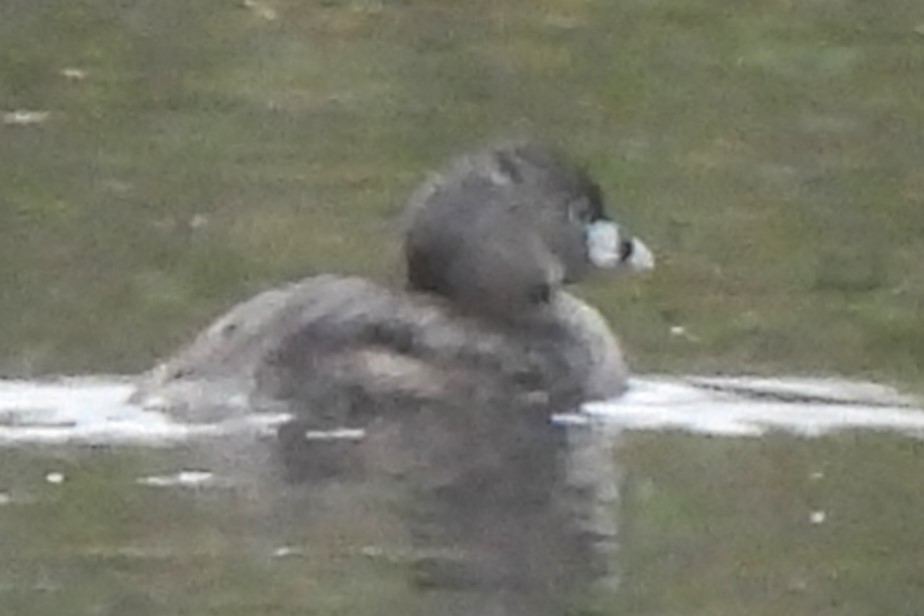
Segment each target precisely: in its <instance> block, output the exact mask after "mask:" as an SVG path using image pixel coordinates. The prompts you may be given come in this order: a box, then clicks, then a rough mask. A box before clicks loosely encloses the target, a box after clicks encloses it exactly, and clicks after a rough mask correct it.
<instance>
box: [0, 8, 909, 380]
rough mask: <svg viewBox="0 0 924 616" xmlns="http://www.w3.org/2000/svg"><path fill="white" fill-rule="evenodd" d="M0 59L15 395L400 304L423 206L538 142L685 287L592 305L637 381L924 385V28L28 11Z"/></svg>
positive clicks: (379, 13) (609, 296) (526, 13)
mask: <svg viewBox="0 0 924 616" xmlns="http://www.w3.org/2000/svg"><path fill="white" fill-rule="evenodd" d="M0 41H2V44H0V111H2V113H3V122H2V125H0V349H2V351H0V374H3V375H5V376H34V375H39V374H44V373H77V372H89V371H92V372H101V371H102V372H133V371H138V370H142V369H144V368H146V367H148V366H150V365H151V364H152V362H153V361H155V359H156V358H158V357H162V356H164V355H165V354H167V353H169V352H171V351H172V350H173V349H174V348H175V347H176V346H177V345H178V344H180V343H181V342H183V341H185V340H186V339H188V338H189V336H190V335H192V334H193V333H194V332H195V331H196V330H197V329H198V328H200V327H202V326H203V325H204V324H205V323H206V322H207V321H208V320H209V319H210V318H211V317H212V316H213V315H215V314H217V313H219V312H220V311H222V310H223V309H224V308H225V307H227V306H229V305H230V304H232V303H233V302H235V301H238V300H240V299H243V298H245V297H247V296H249V295H251V294H253V293H254V292H256V291H258V290H261V289H264V288H267V287H270V286H272V285H275V284H277V283H279V282H281V281H284V280H290V279H296V278H299V277H302V276H306V275H309V274H311V273H315V272H322V271H336V272H344V273H360V274H364V275H369V276H373V277H376V278H381V279H389V278H390V279H393V280H394V279H397V277H398V276H400V273H399V270H400V268H399V260H398V259H397V256H398V252H397V250H396V248H397V238H398V230H399V225H398V221H397V214H398V213H399V212H400V210H401V207H402V205H403V203H404V201H405V199H406V197H407V195H408V194H409V192H410V191H411V189H412V188H413V187H414V186H415V185H416V184H417V183H418V182H419V181H421V180H422V179H423V178H424V177H425V175H426V173H427V172H428V171H430V170H432V169H434V168H436V167H438V166H439V165H441V164H443V162H444V161H445V160H446V159H447V158H448V157H451V156H453V155H456V154H458V153H460V152H462V151H464V150H466V149H468V148H472V147H477V146H480V145H484V144H485V143H489V142H491V141H494V140H497V139H501V138H505V137H519V136H531V137H536V138H539V139H545V140H549V141H552V142H556V143H560V144H562V145H563V146H564V147H565V148H566V149H567V150H568V151H569V152H571V153H573V155H574V156H575V157H576V158H577V159H578V160H580V161H582V162H584V163H585V164H586V165H587V166H588V167H589V168H590V169H591V171H592V173H593V174H594V175H595V176H596V177H597V178H598V179H599V180H600V182H601V183H602V185H603V186H604V189H605V192H606V194H607V196H608V201H609V204H610V208H611V210H612V211H613V212H614V213H616V215H617V217H618V219H619V220H621V221H623V222H624V223H625V224H627V225H629V226H630V227H631V228H632V229H633V230H634V231H635V232H636V233H638V234H639V235H640V236H642V237H643V238H645V239H646V240H647V241H648V242H649V243H650V244H651V245H652V246H653V247H654V249H655V250H656V251H657V254H658V256H659V257H660V262H659V266H660V267H659V269H658V270H657V271H656V274H655V275H654V276H653V277H651V278H650V279H646V280H641V281H619V282H618V283H612V282H609V281H605V280H602V281H597V282H596V283H595V284H590V285H585V286H584V287H583V288H582V289H581V290H580V293H581V294H582V295H583V296H585V297H586V298H588V299H589V300H590V301H591V302H593V303H595V304H596V305H598V306H600V307H601V309H602V310H603V311H604V312H605V313H606V315H607V316H608V317H609V318H610V320H611V321H612V323H613V326H614V329H616V331H618V332H619V333H620V335H621V336H622V337H623V338H624V341H625V343H626V345H627V346H628V348H629V349H630V355H631V358H632V362H633V364H634V365H635V367H636V368H637V370H640V371H666V372H693V373H716V372H722V373H759V374H780V373H797V374H798V373H808V374H831V373H838V374H844V375H848V376H856V377H864V378H875V379H879V380H885V381H889V382H897V383H903V384H905V385H906V386H908V385H910V386H913V387H914V386H916V383H917V381H918V380H919V379H920V375H921V369H922V365H924V323H922V320H924V317H922V314H924V268H922V267H921V261H922V255H924V163H922V161H924V131H922V129H924V103H922V101H924V5H922V4H921V3H920V2H918V1H917V0H884V1H882V2H876V3H870V2H864V1H863V0H811V1H804V2H793V1H790V0H776V1H770V0H761V1H757V0H754V1H742V2H735V3H729V2H722V1H719V0H621V1H619V2H615V1H612V0H529V1H527V0H506V1H503V2H495V1H488V0H472V1H468V2H438V1H435V0H429V1H427V0H316V1H305V0H300V1H296V0H243V1H237V0H196V1H195V2H189V1H188V0H137V1H131V2H126V1H124V0H69V1H67V2H63V1H59V0H3V1H2V2H0Z"/></svg>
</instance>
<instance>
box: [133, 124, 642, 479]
mask: <svg viewBox="0 0 924 616" xmlns="http://www.w3.org/2000/svg"><path fill="white" fill-rule="evenodd" d="M403 222H404V238H403V245H404V260H405V270H406V275H405V286H404V287H403V288H394V287H390V286H387V285H385V284H381V283H378V282H375V281H371V280H367V279H364V278H360V277H356V276H343V275H334V274H324V275H319V276H312V277H309V278H306V279H304V280H301V281H297V282H294V283H291V284H288V285H285V286H283V287H280V288H276V289H271V290H269V291H265V292H263V293H261V294H258V295H257V296H255V297H253V298H251V299H249V300H246V301H244V302H242V303H240V304H238V305H237V306H234V307H232V308H231V309H230V310H229V311H228V312H226V313H225V314H223V315H221V316H220V317H219V318H217V319H216V320H215V321H214V322H213V323H212V324H211V325H209V326H208V327H207V328H206V329H205V330H204V331H203V332H202V333H201V334H199V335H198V336H197V337H196V338H195V339H194V340H193V342H192V343H191V344H189V345H188V346H186V347H185V348H183V349H181V350H180V351H179V352H178V353H176V354H175V355H174V356H173V357H170V358H168V359H167V360H166V361H164V362H163V363H161V364H160V365H158V366H157V367H156V368H155V369H153V370H152V371H151V372H150V373H148V374H147V375H146V376H145V377H144V378H143V380H142V381H141V383H140V384H139V386H138V388H137V390H136V392H135V395H134V397H133V399H134V401H135V402H138V403H141V404H142V405H143V406H147V407H149V408H150V407H153V408H159V409H164V410H166V411H167V412H168V413H173V414H175V415H179V416H182V417H185V418H192V419H194V420H197V421H202V420H214V419H222V418H226V417H229V416H233V415H234V414H235V413H241V412H250V411H253V410H257V411H260V410H273V411H282V412H284V413H288V414H289V415H291V416H292V417H294V418H295V419H294V420H293V421H292V422H290V423H289V424H287V425H285V426H283V428H281V430H280V434H281V435H289V436H286V438H281V442H285V443H288V445H284V446H282V447H281V448H282V449H283V450H285V449H286V447H287V446H291V447H293V450H294V449H301V447H300V445H299V446H298V447H296V444H298V443H300V440H301V439H300V436H299V437H295V438H294V441H293V439H292V436H291V435H302V434H303V433H304V432H306V431H311V432H312V433H314V434H322V433H324V432H325V431H328V432H329V431H332V430H338V429H343V428H347V429H351V430H353V432H351V433H357V432H356V431H357V430H358V431H362V430H365V429H366V428H368V427H369V426H372V425H381V424H383V423H384V424H386V425H387V424H388V423H389V420H391V419H394V420H395V421H401V419H400V418H407V417H409V416H411V415H413V414H414V412H415V409H416V410H418V411H419V410H420V409H422V408H423V409H426V410H427V413H425V414H427V415H433V414H434V413H435V414H440V413H442V414H443V415H446V416H465V415H466V412H462V411H460V410H459V409H460V408H464V409H472V408H475V407H482V408H485V409H493V408H497V407H504V408H513V407H517V406H518V405H520V406H526V407H530V408H533V407H535V408H537V409H541V410H536V411H535V412H534V413H533V414H535V415H543V414H545V415H551V414H554V413H560V412H567V411H571V410H575V409H577V408H578V407H579V406H580V405H581V404H582V403H584V402H588V401H594V400H604V399H610V398H614V397H617V396H619V395H620V394H622V393H623V392H624V391H625V389H626V387H627V380H628V369H627V366H626V362H625V360H624V358H623V353H622V350H621V348H620V345H619V343H618V341H617V339H616V337H615V336H614V335H613V334H612V332H611V331H610V329H609V327H608V325H607V324H606V321H605V320H604V318H603V317H602V316H601V314H600V313H599V312H598V311H597V310H596V309H595V308H593V307H591V306H590V305H588V304H587V303H585V302H584V301H582V300H580V299H578V298H577V297H575V296H574V295H572V294H571V293H569V292H568V291H567V290H565V287H566V285H569V284H572V283H576V282H579V281H581V280H583V279H584V278H585V277H587V276H588V275H589V274H590V273H591V272H592V271H593V270H609V271H611V272H638V271H645V270H649V269H651V268H652V267H653V264H654V259H653V257H652V253H651V251H650V250H649V249H648V247H647V246H646V245H645V244H644V243H643V242H642V241H641V240H639V239H637V238H635V237H633V236H632V235H631V234H629V233H628V232H627V231H626V230H625V228H624V227H622V226H621V225H619V224H617V223H616V222H615V221H613V220H611V219H610V217H609V215H608V213H607V211H606V207H605V204H604V197H603V191H602V189H601V188H600V186H599V184H598V183H596V182H595V181H594V180H593V179H592V178H591V176H590V175H589V174H588V173H587V172H586V171H585V170H584V169H583V168H582V167H580V166H579V165H577V164H575V163H573V162H572V161H571V160H570V159H569V158H568V157H567V156H566V155H565V154H563V153H562V152H561V151H560V150H558V149H557V148H555V147H553V146H549V145H546V144H541V143H536V142H532V141H523V142H504V143H500V144H494V145H490V146H488V147H485V148H482V149H479V150H476V151H473V152H469V153H466V154H463V155H462V156H459V157H457V158H456V159H454V160H452V161H450V162H449V163H448V164H447V165H446V166H445V167H444V168H442V169H441V170H440V171H438V172H436V173H434V174H432V175H431V176H430V177H428V178H427V179H426V180H425V181H424V182H423V183H422V184H421V185H420V186H419V187H418V188H417V189H416V190H415V191H414V192H413V194H412V195H411V197H410V199H409V200H408V204H407V207H406V209H405V213H404V220H403ZM469 414H471V413H469ZM486 414H487V415H490V413H486ZM447 438H448V437H447ZM283 457H284V458H285V457H287V456H285V455H284V456H283ZM295 458H298V456H295ZM289 466H291V467H293V468H300V467H302V466H305V464H303V463H302V462H301V461H298V460H293V461H291V464H289ZM290 470H292V469H290ZM299 474H300V472H294V475H296V476H297V475H299ZM309 474H311V473H309Z"/></svg>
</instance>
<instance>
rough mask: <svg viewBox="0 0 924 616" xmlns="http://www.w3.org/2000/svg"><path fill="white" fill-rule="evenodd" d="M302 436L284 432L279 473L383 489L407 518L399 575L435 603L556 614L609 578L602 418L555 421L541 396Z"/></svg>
mask: <svg viewBox="0 0 924 616" xmlns="http://www.w3.org/2000/svg"><path fill="white" fill-rule="evenodd" d="M440 410H442V411H445V409H440ZM455 410H457V411H458V410H460V409H455ZM308 433H309V438H307V439H306V438H305V434H306V430H305V426H304V425H302V424H298V423H290V424H287V425H285V426H283V428H282V429H281V434H282V438H281V443H282V451H281V458H282V462H283V466H284V467H285V469H286V475H287V476H288V477H289V478H290V480H295V481H301V482H304V483H303V485H304V488H303V489H305V490H307V491H309V492H310V491H312V490H317V489H318V485H319V482H328V483H334V484H336V483H341V482H344V481H354V482H358V483H360V484H362V483H366V484H370V485H372V486H378V488H379V489H381V487H382V485H389V486H390V488H389V489H388V490H386V495H387V498H386V499H384V501H383V503H381V505H382V506H384V507H390V514H391V515H392V516H394V518H395V519H397V520H401V521H402V524H403V526H404V532H406V533H407V536H408V540H409V544H410V546H411V557H410V558H408V559H407V563H406V564H407V571H406V572H405V574H406V575H407V581H408V583H409V584H410V587H411V589H413V591H414V592H417V593H420V595H421V597H422V598H421V600H422V601H424V602H425V603H426V604H427V605H428V606H430V607H429V609H430V610H432V611H431V612H430V613H434V614H448V615H455V614H488V615H491V614H498V615H500V614H503V615H521V614H522V615H526V614H530V615H538V616H543V615H553V614H564V613H565V612H566V611H567V609H568V606H569V605H570V604H572V603H573V602H574V601H575V599H576V598H577V597H580V596H583V595H586V594H587V592H588V590H589V589H590V588H591V587H592V586H593V585H595V582H597V581H600V580H603V579H604V578H607V577H608V575H607V574H608V573H609V572H608V566H609V564H610V563H611V562H612V556H613V548H614V545H615V521H614V519H613V516H614V514H615V511H616V509H615V507H614V500H615V495H616V494H617V493H618V490H617V489H616V488H615V483H616V481H617V480H618V475H617V473H615V470H614V468H613V466H614V464H613V457H612V450H611V444H612V442H613V441H612V439H611V435H609V434H607V431H606V430H605V429H604V428H603V426H602V425H599V424H597V423H594V422H590V421H584V422H571V424H570V425H561V424H557V423H554V422H552V421H551V420H550V417H549V416H548V414H547V410H546V408H545V407H544V405H542V404H517V403H514V402H510V403H509V405H508V406H507V407H506V408H504V409H498V408H469V409H466V410H465V411H464V412H456V413H446V412H431V413H428V412H426V409H423V412H421V413H419V414H416V415H414V416H413V417H409V418H408V419H407V420H406V421H403V422H402V423H401V424H400V425H390V426H374V427H372V428H370V429H369V431H368V433H367V434H366V438H365V439H364V440H363V441H357V440H354V439H351V438H348V435H346V436H347V438H332V439H330V440H326V441H324V440H321V439H319V438H317V436H316V435H315V434H314V433H313V432H308ZM373 491H374V488H373ZM396 495H400V496H397V497H396ZM346 506H347V507H351V506H355V503H353V504H346ZM386 515H387V514H386ZM610 581H611V580H610Z"/></svg>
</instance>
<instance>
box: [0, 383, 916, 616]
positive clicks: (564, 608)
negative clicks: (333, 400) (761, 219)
mask: <svg viewBox="0 0 924 616" xmlns="http://www.w3.org/2000/svg"><path fill="white" fill-rule="evenodd" d="M691 380H693V379H681V378H676V379H667V378H663V379H639V380H637V381H636V382H635V383H634V386H633V388H632V389H631V390H630V392H629V394H628V395H627V396H626V397H624V398H623V399H622V400H621V401H620V403H619V405H616V406H613V407H611V408H610V409H609V417H608V418H607V417H605V416H604V414H603V412H602V411H603V410H604V409H596V411H597V412H596V413H594V414H589V415H585V416H578V417H565V418H559V419H558V421H557V422H556V423H554V424H549V422H547V421H545V420H542V421H540V420H539V419H538V418H537V417H536V416H534V415H531V414H529V413H528V410H529V408H530V407H529V406H528V405H523V406H522V407H520V408H518V409H506V412H507V413H509V414H508V415H506V416H505V417H504V418H503V426H504V428H505V429H504V430H500V429H498V428H499V424H498V423H497V422H499V421H501V418H500V417H495V416H494V415H488V416H484V417H482V416H481V415H479V414H473V415H464V416H458V417H457V416H453V417H451V418H450V417H447V418H445V419H444V421H442V422H434V421H432V419H431V418H425V417H423V416H422V417H421V421H424V420H425V419H426V420H427V421H426V423H425V425H421V424H414V423H409V424H408V425H407V430H406V432H405V433H404V434H399V433H396V431H394V430H387V429H384V427H377V428H376V429H374V430H371V431H370V432H369V433H368V434H367V435H366V438H364V439H362V440H357V439H353V438H349V437H355V436H356V434H355V433H353V434H351V433H350V432H341V433H339V434H337V435H338V436H340V437H343V438H341V439H339V440H336V439H334V440H332V441H330V442H327V443H326V449H325V448H319V449H317V450H315V452H314V454H317V453H318V452H323V457H325V458H326V460H327V462H328V463H331V462H333V461H336V460H337V458H336V455H335V454H337V448H338V447H342V448H345V451H344V450H341V451H340V452H339V454H337V455H343V454H346V455H345V456H344V457H342V458H341V459H340V461H341V462H348V464H340V465H333V466H328V470H327V472H326V473H325V474H323V475H319V474H315V475H314V476H312V477H310V478H305V479H306V480H305V481H301V482H292V481H285V480H283V475H282V473H280V467H279V464H280V460H279V458H278V456H277V454H278V452H277V451H276V450H275V445H274V444H273V443H274V442H275V439H274V438H270V437H272V436H273V435H272V432H273V431H274V430H265V429H258V428H259V427H260V426H264V425H265V424H266V423H269V419H270V418H266V417H263V418H252V420H253V421H250V422H249V423H248V422H239V423H228V424H223V425H212V426H192V425H185V424H178V423H171V422H169V421H168V420H166V419H165V418H164V417H159V416H157V415H156V414H152V413H149V412H145V411H143V410H142V409H138V408H134V407H131V406H130V405H125V404H124V399H125V396H127V395H128V392H129V391H130V387H127V386H126V384H125V382H122V381H115V380H114V381H106V380H92V381H66V382H58V383H31V384H30V383H18V384H14V383H8V382H7V383H0V418H2V423H3V426H2V427H0V438H2V440H3V443H4V446H3V447H0V549H2V553H3V554H4V559H3V562H2V563H0V613H11V614H15V613H28V614H30V616H46V615H47V616H51V615H52V614H55V615H57V614H61V613H69V614H77V615H84V614H86V615H88V616H89V615H90V614H93V615H98V614H122V613H126V611H127V610H129V609H135V608H134V607H131V606H136V607H137V610H138V611H137V612H132V613H140V614H173V613H189V614H203V613H223V614H262V615H280V616H281V615H286V616H290V615H292V614H305V613H309V614H344V613H348V614H357V615H363V614H376V615H380V614H383V615H390V614H401V615H406V614H410V615H412V616H413V615H416V614H421V615H423V614H427V615H430V614H525V613H531V614H540V615H542V614H556V613H571V608H572V607H573V606H574V605H577V606H579V609H587V606H588V605H590V606H591V607H599V608H600V610H601V613H607V614H609V613H634V614H650V615H655V614H663V613H665V612H670V611H674V612H677V611H680V608H676V607H672V606H678V605H681V604H682V603H681V602H685V601H693V602H694V603H696V604H697V605H703V606H709V607H708V608H704V609H714V611H722V610H724V611H734V612H735V613H739V612H742V611H747V612H749V613H750V612H754V613H757V612H766V613H771V612H772V613H800V614H801V613H804V614H809V613H815V607H817V605H822V604H824V605H829V604H831V605H833V604H834V603H833V602H836V601H838V602H841V604H843V603H844V602H847V601H851V602H854V603H855V604H857V605H861V606H866V607H869V609H868V610H867V611H869V612H870V613H873V612H875V613H879V612H881V611H882V608H885V607H888V606H889V605H892V603H890V597H898V596H909V595H910V596H915V597H918V596H919V592H918V591H919V589H920V586H919V585H916V583H914V580H913V579H912V578H911V577H909V576H913V572H914V571H916V570H917V569H916V567H917V564H916V563H918V561H919V558H920V554H919V549H918V546H920V545H921V541H922V540H924V535H922V533H924V531H922V529H921V527H920V524H918V523H917V520H918V519H919V516H918V515H917V512H918V511H919V510H920V508H921V507H922V506H924V501H922V497H921V496H920V495H922V494H924V483H922V482H924V472H922V468H924V467H922V463H924V448H922V447H921V441H920V440H919V439H916V438H908V437H907V436H902V435H894V434H893V435H887V434H876V433H874V432H872V431H864V432H860V431H857V430H854V431H852V432H849V433H847V434H843V435H838V434H832V433H831V432H832V431H834V430H836V429H843V428H847V427H851V426H852V427H853V428H857V427H867V428H869V427H872V428H877V429H884V428H888V429H890V430H895V431H904V432H911V433H912V434H917V435H919V434H920V433H921V426H922V425H924V423H922V415H921V412H920V411H919V410H916V409H915V408H909V404H910V401H909V400H907V399H905V398H901V397H897V396H896V395H895V394H894V392H892V391H891V390H887V389H885V388H877V387H872V386H869V385H862V386H861V385H857V384H849V383H835V382H830V381H828V382H820V381H806V380H795V379H790V380H786V381H775V382H770V381H755V380H731V379H726V380H720V379H709V380H708V381H709V382H708V383H706V385H708V387H696V386H692V385H690V383H689V382H690V381H691ZM744 390H747V391H744ZM887 405H892V406H887ZM495 410H497V409H496V408H495ZM258 419H259V421H258ZM613 423H616V424H619V425H617V426H614V425H613ZM768 427H770V428H772V429H774V430H777V432H776V433H775V434H770V435H768V434H766V433H765V432H761V430H764V431H766V429H767V428H768ZM615 428H619V429H626V430H628V429H632V430H643V432H641V433H635V434H633V433H631V432H629V431H626V432H624V433H620V434H617V435H614V434H613V433H612V431H613V430H614V429H615ZM664 429H669V431H668V432H667V433H664V432H662V430H664ZM681 429H682V430H685V431H694V432H697V433H707V435H706V436H702V435H701V434H686V433H683V432H680V430H681ZM781 430H786V431H791V432H795V433H796V434H797V436H785V435H783V434H782V432H779V431H781ZM296 434H297V432H295V431H293V432H292V434H291V435H290V437H291V436H294V435H296ZM303 434H304V432H303ZM759 434H763V436H762V437H761V438H754V436H757V435H759ZM716 435H726V436H727V435H747V436H749V438H716ZM805 435H812V436H818V435H827V436H825V438H812V439H809V438H804V436H805ZM311 436H312V442H314V443H317V442H319V441H318V436H319V435H318V434H316V433H315V434H311ZM616 437H618V438H616ZM321 442H323V441H321ZM336 443H339V445H336ZM418 443H419V444H420V445H425V444H426V443H430V444H431V446H429V447H427V446H422V447H419V448H414V447H411V445H414V444H418ZM151 445H155V446H151ZM614 447H618V451H617V452H616V455H615V456H614V455H612V454H613V449H614ZM492 451H493V452H500V453H497V454H496V455H494V456H493V457H492V455H490V454H491V452H492ZM303 453H304V454H305V455H306V456H309V457H310V455H314V454H311V453H310V449H308V450H304V451H303ZM412 454H413V455H412ZM309 457H305V458H300V459H295V460H294V461H295V462H300V463H306V464H307V462H308V459H309ZM617 461H618V463H617ZM290 462H292V461H290ZM617 515H618V516H619V517H618V519H617V517H616V516H617ZM617 523H618V524H617ZM617 525H618V530H619V533H618V535H617V533H616V529H617ZM742 563H745V565H747V566H746V567H745V568H742ZM691 568H695V570H696V571H697V572H698V573H700V574H701V575H695V576H691V575H690V571H691V570H692V569H691ZM835 574H836V577H835ZM617 579H618V581H619V586H618V590H619V592H618V593H616V594H615V596H614V595H607V596H608V597H609V599H608V601H607V602H605V603H599V602H594V601H592V600H591V599H589V598H588V595H596V593H597V591H598V590H603V591H607V590H611V589H613V588H614V587H615V585H616V582H617ZM870 579H874V580H876V584H877V588H876V589H875V592H873V591H872V590H870V585H869V582H868V581H869V580H870ZM880 586H881V589H880V588H879V587H880ZM755 588H760V589H763V590H761V591H760V592H755V591H754V589H755ZM915 593H918V594H915ZM690 597H692V599H690ZM126 606H129V607H126ZM890 613H911V612H907V611H904V612H903V611H902V610H901V609H899V610H893V611H892V612H890Z"/></svg>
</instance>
